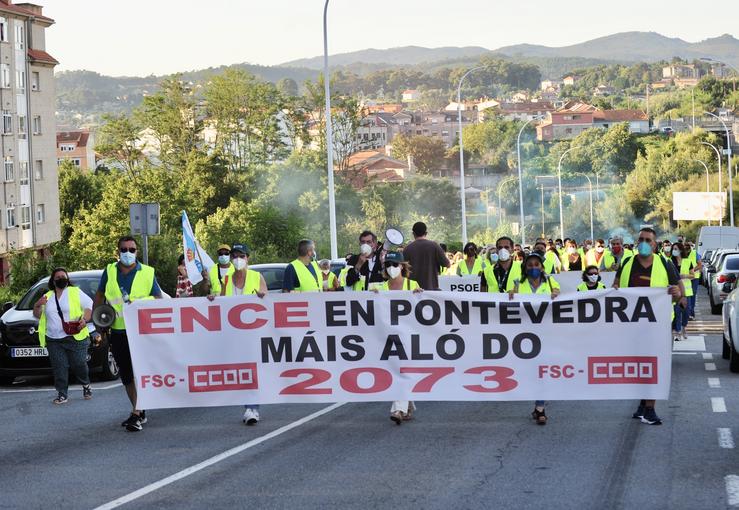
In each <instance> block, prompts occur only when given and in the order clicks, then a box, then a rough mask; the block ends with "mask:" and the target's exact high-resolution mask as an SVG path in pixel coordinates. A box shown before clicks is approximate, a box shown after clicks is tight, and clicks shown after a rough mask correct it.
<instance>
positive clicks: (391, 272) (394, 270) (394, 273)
mask: <svg viewBox="0 0 739 510" xmlns="http://www.w3.org/2000/svg"><path fill="white" fill-rule="evenodd" d="M401 272H402V269H401V268H399V267H393V266H390V267H388V268H387V275H388V276H389V277H390V279H391V280H395V279H396V278H397V277H398V276H400V273H401Z"/></svg>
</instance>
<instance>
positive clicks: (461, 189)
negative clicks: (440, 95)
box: [326, 0, 485, 244]
mask: <svg viewBox="0 0 739 510" xmlns="http://www.w3.org/2000/svg"><path fill="white" fill-rule="evenodd" d="M326 2H328V0H326ZM484 68H485V66H477V67H473V68H472V69H470V70H469V71H467V72H466V73H464V74H463V75H462V77H461V78H460V79H459V85H458V86H457V121H458V122H459V193H460V195H461V200H462V244H467V204H466V197H465V193H464V145H463V143H462V104H461V103H462V82H463V81H464V79H465V78H467V75H468V74H470V73H471V72H472V71H477V70H479V69H484Z"/></svg>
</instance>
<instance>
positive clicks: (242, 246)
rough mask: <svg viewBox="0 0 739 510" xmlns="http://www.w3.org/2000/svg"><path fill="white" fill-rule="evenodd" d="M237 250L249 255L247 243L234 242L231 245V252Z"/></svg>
mask: <svg viewBox="0 0 739 510" xmlns="http://www.w3.org/2000/svg"><path fill="white" fill-rule="evenodd" d="M237 251H239V252H241V253H244V254H246V255H249V247H248V246H247V245H245V244H243V243H235V244H234V245H233V246H232V247H231V253H234V252H237Z"/></svg>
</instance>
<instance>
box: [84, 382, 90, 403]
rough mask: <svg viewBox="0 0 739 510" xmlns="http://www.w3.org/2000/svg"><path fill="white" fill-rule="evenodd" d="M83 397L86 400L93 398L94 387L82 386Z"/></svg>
mask: <svg viewBox="0 0 739 510" xmlns="http://www.w3.org/2000/svg"><path fill="white" fill-rule="evenodd" d="M82 398H84V399H85V400H90V399H91V398H92V388H90V385H89V384H88V385H87V386H83V387H82Z"/></svg>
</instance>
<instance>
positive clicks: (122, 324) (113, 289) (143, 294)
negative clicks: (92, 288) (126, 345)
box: [105, 262, 154, 330]
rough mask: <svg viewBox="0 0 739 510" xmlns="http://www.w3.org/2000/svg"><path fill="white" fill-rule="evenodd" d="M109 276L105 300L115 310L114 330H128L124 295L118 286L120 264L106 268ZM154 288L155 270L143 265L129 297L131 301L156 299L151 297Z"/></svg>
mask: <svg viewBox="0 0 739 510" xmlns="http://www.w3.org/2000/svg"><path fill="white" fill-rule="evenodd" d="M106 272H107V274H108V283H107V284H106V285H105V299H106V300H107V301H108V303H109V304H110V306H112V307H113V309H114V310H115V314H116V315H115V321H113V326H112V329H117V330H124V329H126V321H125V320H124V319H123V293H122V292H121V287H120V285H118V263H117V262H113V263H112V264H108V267H107V268H106ZM153 286H154V268H153V267H151V266H147V265H144V264H141V269H139V270H138V271H136V274H135V275H134V277H133V283H132V284H131V292H130V293H129V295H128V299H129V301H134V300H137V299H154V297H153V296H152V295H151V288H152V287H153Z"/></svg>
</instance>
